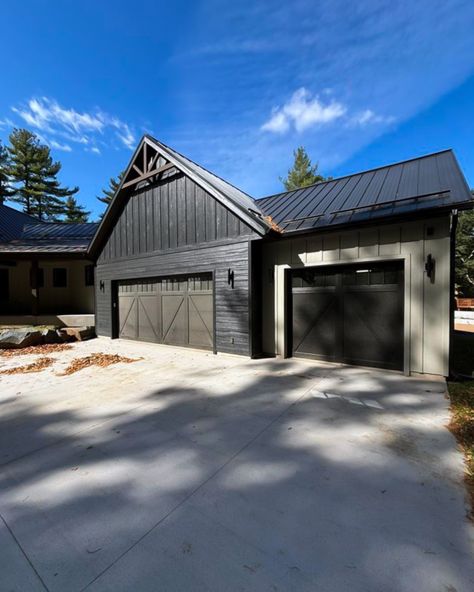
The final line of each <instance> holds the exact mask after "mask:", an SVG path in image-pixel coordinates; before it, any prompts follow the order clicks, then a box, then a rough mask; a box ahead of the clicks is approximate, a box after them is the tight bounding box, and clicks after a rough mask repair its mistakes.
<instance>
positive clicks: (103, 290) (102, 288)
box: [99, 280, 105, 292]
mask: <svg viewBox="0 0 474 592" xmlns="http://www.w3.org/2000/svg"><path fill="white" fill-rule="evenodd" d="M99 288H100V291H101V292H105V282H104V280H100V283H99Z"/></svg>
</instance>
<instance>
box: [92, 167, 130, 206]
mask: <svg viewBox="0 0 474 592" xmlns="http://www.w3.org/2000/svg"><path fill="white" fill-rule="evenodd" d="M124 174H125V171H122V172H121V173H119V176H118V177H111V178H110V180H109V186H108V187H106V188H105V189H102V195H98V196H97V199H98V200H99V201H101V202H102V203H105V204H107V205H109V203H110V202H111V201H112V198H113V196H114V195H115V193H116V191H117V189H118V187H119V185H120V182H121V181H122V179H123V176H124Z"/></svg>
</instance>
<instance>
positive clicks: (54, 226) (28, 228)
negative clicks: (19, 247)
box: [22, 222, 98, 242]
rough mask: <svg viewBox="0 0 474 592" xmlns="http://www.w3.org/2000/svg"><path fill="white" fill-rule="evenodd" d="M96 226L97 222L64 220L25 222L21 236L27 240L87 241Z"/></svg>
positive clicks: (92, 234)
mask: <svg viewBox="0 0 474 592" xmlns="http://www.w3.org/2000/svg"><path fill="white" fill-rule="evenodd" d="M97 226H98V224H96V223H94V222H86V223H81V224H66V223H64V222H45V223H42V224H25V226H24V227H23V233H22V238H23V239H28V240H31V239H35V240H50V239H86V241H87V242H89V240H90V239H91V238H92V237H93V236H94V233H95V231H96V230H97ZM83 242H84V241H83Z"/></svg>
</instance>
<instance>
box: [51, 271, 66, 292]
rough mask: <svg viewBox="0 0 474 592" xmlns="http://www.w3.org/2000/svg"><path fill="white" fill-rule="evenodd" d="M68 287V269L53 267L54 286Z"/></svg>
mask: <svg viewBox="0 0 474 592" xmlns="http://www.w3.org/2000/svg"><path fill="white" fill-rule="evenodd" d="M66 287H67V269H66V268H65V267H55V268H54V269H53V288H66Z"/></svg>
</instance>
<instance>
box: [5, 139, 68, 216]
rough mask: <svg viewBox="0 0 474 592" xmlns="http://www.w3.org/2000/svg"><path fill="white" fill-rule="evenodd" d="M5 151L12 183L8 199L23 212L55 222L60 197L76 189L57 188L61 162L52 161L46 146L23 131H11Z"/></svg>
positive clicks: (61, 207) (61, 206)
mask: <svg viewBox="0 0 474 592" xmlns="http://www.w3.org/2000/svg"><path fill="white" fill-rule="evenodd" d="M9 139H10V146H9V148H8V153H9V158H10V165H9V167H8V174H9V176H10V178H11V181H12V183H13V195H12V197H11V198H10V199H11V200H12V201H14V202H17V203H19V204H21V205H22V206H23V211H24V212H26V213H27V214H31V215H32V216H36V217H37V218H39V219H40V220H56V219H57V218H58V216H60V215H62V214H63V213H64V198H66V197H70V196H72V195H74V194H75V193H77V192H78V191H79V188H78V187H73V188H72V189H69V188H68V187H61V185H60V183H59V181H58V179H57V175H58V173H59V171H60V170H61V163H60V162H54V161H53V159H52V158H51V152H50V149H49V147H48V146H45V145H43V144H41V143H40V141H39V138H38V136H36V134H34V133H33V132H30V131H28V130H26V129H14V130H13V131H12V133H11V134H10V138H9Z"/></svg>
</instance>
